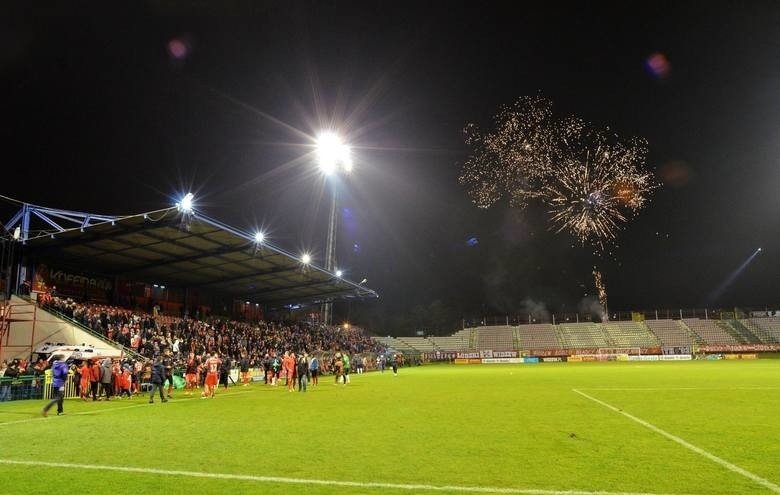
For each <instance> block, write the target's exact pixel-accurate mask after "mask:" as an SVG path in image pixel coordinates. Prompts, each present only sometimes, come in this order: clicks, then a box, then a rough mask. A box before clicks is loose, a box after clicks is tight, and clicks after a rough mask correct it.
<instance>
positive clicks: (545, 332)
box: [514, 323, 563, 350]
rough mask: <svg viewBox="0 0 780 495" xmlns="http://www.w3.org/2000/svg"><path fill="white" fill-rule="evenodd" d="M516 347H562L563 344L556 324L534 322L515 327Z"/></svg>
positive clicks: (526, 348) (525, 348)
mask: <svg viewBox="0 0 780 495" xmlns="http://www.w3.org/2000/svg"><path fill="white" fill-rule="evenodd" d="M514 330H515V342H516V346H517V347H516V349H524V350H528V349H561V348H562V347H563V345H562V344H561V340H560V338H559V337H558V332H557V331H556V329H555V326H554V325H551V324H549V323H545V324H542V323H533V324H530V325H520V326H517V327H515V329H514Z"/></svg>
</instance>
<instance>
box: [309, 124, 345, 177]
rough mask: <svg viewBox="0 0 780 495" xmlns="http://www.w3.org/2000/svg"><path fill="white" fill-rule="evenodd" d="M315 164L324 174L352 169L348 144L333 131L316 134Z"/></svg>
mask: <svg viewBox="0 0 780 495" xmlns="http://www.w3.org/2000/svg"><path fill="white" fill-rule="evenodd" d="M317 164H318V165H319V167H320V170H321V171H322V173H323V174H325V175H331V174H332V173H334V172H336V171H337V170H338V167H339V166H341V168H342V169H343V170H344V172H347V173H349V172H351V171H352V156H351V150H350V148H349V146H347V145H346V144H344V143H343V142H342V141H341V138H340V137H339V136H338V135H336V134H335V133H333V132H323V133H322V134H320V135H319V136H317Z"/></svg>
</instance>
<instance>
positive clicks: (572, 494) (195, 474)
mask: <svg viewBox="0 0 780 495" xmlns="http://www.w3.org/2000/svg"><path fill="white" fill-rule="evenodd" d="M3 464H5V465H15V466H38V467H51V468H67V469H86V470H93V471H113V472H122V473H139V474H155V475H158V474H163V475H170V476H185V477H190V478H211V479H220V480H236V481H254V482H261V483H280V484H296V485H319V486H340V487H350V488H376V489H394V490H407V491H411V492H414V491H433V492H465V493H498V494H510V495H672V494H654V493H635V492H604V491H596V492H589V491H581V490H536V489H522V488H500V487H489V486H447V485H425V484H404V483H378V482H376V483H375V482H361V481H339V480H317V479H304V478H283V477H278V476H256V475H249V474H229V473H204V472H199V471H177V470H167V469H154V468H140V467H126V466H100V465H95V464H70V463H65V462H45V461H18V460H13V459H0V465H3Z"/></svg>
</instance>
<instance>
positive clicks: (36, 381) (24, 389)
mask: <svg viewBox="0 0 780 495" xmlns="http://www.w3.org/2000/svg"><path fill="white" fill-rule="evenodd" d="M43 396H44V387H43V379H42V377H40V376H34V375H22V376H18V377H13V378H12V377H6V376H3V377H0V402H7V401H12V400H30V399H42V398H43Z"/></svg>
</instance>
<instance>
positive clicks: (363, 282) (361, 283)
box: [358, 278, 368, 285]
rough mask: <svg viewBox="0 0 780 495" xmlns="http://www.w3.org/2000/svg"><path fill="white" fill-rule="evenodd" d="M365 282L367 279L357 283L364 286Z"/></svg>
mask: <svg viewBox="0 0 780 495" xmlns="http://www.w3.org/2000/svg"><path fill="white" fill-rule="evenodd" d="M366 282H368V279H367V278H364V279H363V280H361V281H360V282H359V283H358V285H363V284H365V283H366Z"/></svg>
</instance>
